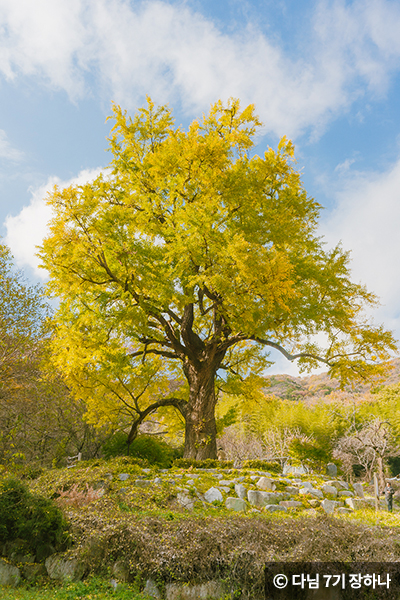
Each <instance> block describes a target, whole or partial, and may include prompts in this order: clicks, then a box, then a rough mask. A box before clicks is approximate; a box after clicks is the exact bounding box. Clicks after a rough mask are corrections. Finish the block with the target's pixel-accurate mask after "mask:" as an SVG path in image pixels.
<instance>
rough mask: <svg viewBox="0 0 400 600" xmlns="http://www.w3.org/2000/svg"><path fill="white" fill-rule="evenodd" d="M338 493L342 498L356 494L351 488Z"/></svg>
mask: <svg viewBox="0 0 400 600" xmlns="http://www.w3.org/2000/svg"><path fill="white" fill-rule="evenodd" d="M338 495H339V496H341V497H342V498H352V497H353V496H354V493H353V492H351V491H350V490H341V491H340V492H338Z"/></svg>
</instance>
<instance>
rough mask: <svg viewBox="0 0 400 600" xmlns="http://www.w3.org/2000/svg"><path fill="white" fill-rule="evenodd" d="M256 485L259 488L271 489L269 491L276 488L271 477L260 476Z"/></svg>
mask: <svg viewBox="0 0 400 600" xmlns="http://www.w3.org/2000/svg"><path fill="white" fill-rule="evenodd" d="M256 485H257V487H258V488H260V490H271V492H273V491H274V490H276V485H275V483H274V482H273V481H272V480H271V479H268V477H260V479H259V480H258V481H257V484H256Z"/></svg>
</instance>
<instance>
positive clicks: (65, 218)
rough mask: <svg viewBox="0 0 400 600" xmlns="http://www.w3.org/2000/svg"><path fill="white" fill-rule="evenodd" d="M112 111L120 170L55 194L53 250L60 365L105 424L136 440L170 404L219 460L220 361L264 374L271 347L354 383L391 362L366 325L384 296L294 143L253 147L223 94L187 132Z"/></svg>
mask: <svg viewBox="0 0 400 600" xmlns="http://www.w3.org/2000/svg"><path fill="white" fill-rule="evenodd" d="M114 118H115V125H114V127H113V130H112V136H111V139H110V147H111V151H112V153H113V160H112V163H111V166H110V172H109V173H108V174H104V175H102V176H100V177H98V178H97V179H96V180H95V181H94V182H92V183H90V184H87V185H83V186H76V187H69V188H67V189H64V190H58V189H55V190H54V192H53V193H52V194H51V195H50V197H49V204H50V205H51V206H52V208H53V211H54V218H53V220H52V222H51V224H50V235H49V236H48V238H47V239H46V240H45V241H44V244H43V248H42V250H41V253H40V255H41V258H42V261H43V266H44V267H45V268H46V269H47V270H48V272H49V274H50V283H49V291H50V292H51V293H52V294H54V295H55V296H57V297H58V298H59V299H60V307H59V310H58V312H57V317H56V318H57V323H58V339H57V343H56V344H55V351H56V354H57V356H58V364H59V366H60V368H61V370H62V371H63V372H64V374H65V376H66V377H67V379H68V382H69V385H71V386H72V387H73V388H74V390H75V392H76V393H77V394H78V395H79V396H80V397H83V398H84V399H85V400H86V402H87V403H88V407H89V414H91V418H92V420H93V421H95V422H101V421H102V420H107V419H108V420H110V419H118V418H121V417H122V416H125V417H126V416H128V417H129V418H130V419H131V424H132V425H131V431H130V434H129V436H128V442H130V441H132V440H133V439H134V438H135V436H136V434H137V431H138V427H139V425H140V424H141V423H142V422H143V420H144V419H146V418H147V417H148V416H149V415H151V414H152V413H153V412H154V411H157V410H159V409H160V408H162V407H163V406H168V405H170V406H171V405H172V406H174V407H175V408H176V409H177V410H178V411H179V412H180V413H181V415H182V418H183V419H184V421H185V457H187V458H195V459H205V458H208V457H211V458H214V457H216V455H217V448H216V423H215V406H216V402H217V394H216V390H215V382H216V378H217V377H218V375H219V374H220V373H221V372H223V371H225V372H226V373H227V377H228V379H237V378H241V377H245V376H246V375H247V374H248V373H249V372H251V371H257V372H258V373H261V372H262V370H263V369H264V368H265V367H266V366H267V365H268V364H269V363H268V360H267V357H266V355H265V350H266V349H268V348H274V349H276V350H278V351H279V352H281V353H282V354H283V355H284V356H285V357H286V358H287V359H289V360H291V361H293V360H298V361H299V365H300V367H301V368H303V369H305V368H311V367H314V366H316V365H317V364H319V363H320V362H322V363H324V364H326V365H327V367H328V368H329V372H330V374H331V375H335V376H339V377H340V378H341V379H342V381H343V382H346V381H349V379H351V378H353V377H368V376H369V375H370V374H374V373H377V372H379V371H380V370H381V367H380V366H379V363H380V362H381V361H382V360H386V359H387V358H388V356H389V351H390V350H393V349H394V348H395V343H394V340H393V337H392V335H391V333H390V332H387V331H385V330H384V329H383V328H382V327H374V326H373V325H371V324H367V323H366V321H365V317H364V316H363V307H365V306H371V305H373V304H374V303H375V298H374V296H373V295H372V294H370V293H368V292H367V291H366V289H365V288H364V287H363V286H361V285H357V284H354V283H352V282H351V281H350V277H349V268H348V262H349V257H348V254H347V253H346V252H344V251H343V250H342V249H341V248H340V246H337V247H336V248H334V249H333V250H331V251H325V250H324V248H323V244H322V242H321V239H320V237H319V235H318V231H317V219H318V213H319V210H320V205H319V204H318V203H317V202H315V200H313V199H312V198H310V197H308V196H307V194H306V192H305V190H304V189H303V187H302V184H301V181H300V176H299V174H298V173H297V172H296V170H295V168H294V166H293V160H294V159H293V145H292V144H291V142H289V141H287V140H286V139H285V138H284V139H282V140H281V142H280V144H279V146H278V150H277V151H276V152H275V151H273V150H272V149H269V150H267V152H265V154H264V156H263V157H260V156H257V155H254V156H251V148H252V146H253V145H254V137H255V134H256V132H257V130H258V129H259V128H260V126H261V123H260V121H259V119H258V117H257V116H256V115H255V112H254V107H253V106H252V105H250V106H248V107H247V108H246V109H244V110H241V109H240V105H239V102H238V101H237V100H231V101H230V102H229V103H228V104H227V105H226V106H224V105H223V104H222V103H221V102H217V103H216V104H215V105H214V106H213V107H212V108H211V110H210V112H209V114H208V115H207V116H204V117H203V118H202V119H201V120H200V121H194V122H193V123H192V124H191V125H190V127H189V130H188V132H184V131H183V130H182V129H181V128H175V127H174V123H173V119H172V114H171V111H170V110H169V109H168V108H167V107H165V106H161V107H158V108H157V107H155V106H154V104H153V103H152V102H151V101H150V100H149V101H148V104H147V106H146V107H145V108H142V109H140V110H139V111H138V113H137V114H136V116H135V117H134V119H130V118H128V117H127V115H126V114H125V113H124V112H123V111H122V110H121V109H120V108H119V107H117V106H116V107H114ZM318 333H322V334H324V336H325V338H326V340H327V343H326V346H325V347H319V346H318V345H317V343H316V342H315V339H316V338H315V336H316V334H318ZM171 382H173V385H172V384H171Z"/></svg>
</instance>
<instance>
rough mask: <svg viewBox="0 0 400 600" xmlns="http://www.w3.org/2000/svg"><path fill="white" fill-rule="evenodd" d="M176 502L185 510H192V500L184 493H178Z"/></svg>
mask: <svg viewBox="0 0 400 600" xmlns="http://www.w3.org/2000/svg"><path fill="white" fill-rule="evenodd" d="M177 500H178V503H179V504H180V505H181V506H182V507H183V508H186V510H193V507H194V500H193V498H191V497H190V496H188V495H187V494H185V493H184V492H180V493H179V494H178V495H177Z"/></svg>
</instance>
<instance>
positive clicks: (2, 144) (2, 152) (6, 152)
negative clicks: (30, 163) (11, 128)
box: [0, 129, 24, 161]
mask: <svg viewBox="0 0 400 600" xmlns="http://www.w3.org/2000/svg"><path fill="white" fill-rule="evenodd" d="M23 156H24V155H23V153H22V152H20V151H19V150H17V149H16V148H13V147H12V145H11V144H10V142H9V141H8V139H7V134H6V132H5V131H3V129H0V158H5V159H6V160H12V161H20V160H21V159H22V158H23Z"/></svg>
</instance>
